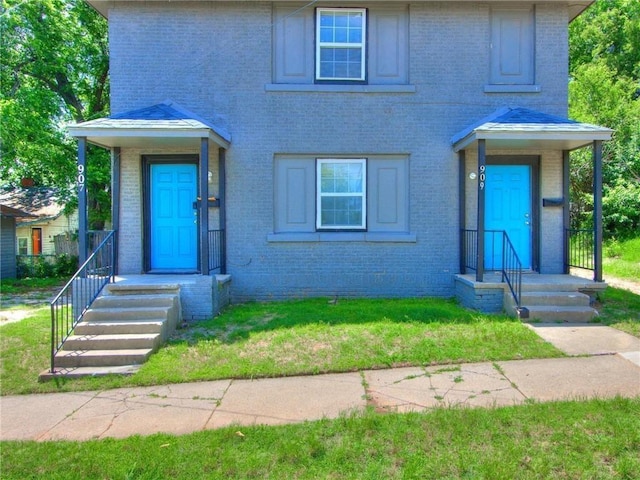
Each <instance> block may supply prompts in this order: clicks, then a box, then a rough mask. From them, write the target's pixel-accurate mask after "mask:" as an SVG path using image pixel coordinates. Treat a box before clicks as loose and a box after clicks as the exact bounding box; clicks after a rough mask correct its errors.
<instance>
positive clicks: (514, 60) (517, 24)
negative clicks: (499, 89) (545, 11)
mask: <svg viewBox="0 0 640 480" xmlns="http://www.w3.org/2000/svg"><path fill="white" fill-rule="evenodd" d="M534 40H535V35H534V12H533V9H493V10H492V12H491V75H490V83H491V84H493V85H532V84H533V83H534V82H535V78H534V75H535V72H534V65H535V55H534V44H535V41H534Z"/></svg>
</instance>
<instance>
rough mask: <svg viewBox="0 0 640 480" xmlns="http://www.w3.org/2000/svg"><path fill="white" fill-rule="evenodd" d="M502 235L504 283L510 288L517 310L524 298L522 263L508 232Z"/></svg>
mask: <svg viewBox="0 0 640 480" xmlns="http://www.w3.org/2000/svg"><path fill="white" fill-rule="evenodd" d="M502 233H503V239H502V281H503V282H506V284H507V285H508V286H509V290H511V295H512V296H513V300H514V301H515V302H516V308H518V309H519V308H520V300H521V298H522V262H521V261H520V258H518V253H517V252H516V249H515V248H513V244H512V243H511V240H510V239H509V235H507V232H502Z"/></svg>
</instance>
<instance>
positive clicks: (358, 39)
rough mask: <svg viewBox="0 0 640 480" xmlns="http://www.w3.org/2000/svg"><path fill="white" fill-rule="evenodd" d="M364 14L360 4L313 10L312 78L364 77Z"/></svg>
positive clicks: (349, 78) (365, 26)
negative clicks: (356, 6)
mask: <svg viewBox="0 0 640 480" xmlns="http://www.w3.org/2000/svg"><path fill="white" fill-rule="evenodd" d="M366 16H367V11H366V9H364V8H318V9H317V10H316V80H355V81H364V80H365V72H366V65H365V63H366V60H365V59H366V38H367V32H366V30H367V21H366V20H367V18H366Z"/></svg>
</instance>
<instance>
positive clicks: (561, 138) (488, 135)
mask: <svg viewBox="0 0 640 480" xmlns="http://www.w3.org/2000/svg"><path fill="white" fill-rule="evenodd" d="M612 133H613V130H611V129H609V128H605V127H600V126H598V125H591V124H589V123H581V122H577V121H575V120H570V119H568V118H564V117H558V116H555V115H549V114H547V113H542V112H537V111H535V110H529V109H527V108H521V107H505V108H501V109H499V110H496V111H495V112H493V113H492V114H491V115H489V116H488V117H485V118H483V119H481V120H480V121H478V122H476V123H475V124H473V125H471V126H469V127H467V128H465V129H464V130H462V131H461V132H459V133H457V134H456V135H454V136H453V137H452V138H451V144H452V145H453V149H454V150H455V151H456V152H458V151H460V150H465V149H475V148H477V145H478V140H485V141H486V148H487V149H492V150H524V149H536V150H575V149H576V148H581V147H584V146H586V145H590V144H591V143H592V142H593V141H595V140H610V139H611V135H612Z"/></svg>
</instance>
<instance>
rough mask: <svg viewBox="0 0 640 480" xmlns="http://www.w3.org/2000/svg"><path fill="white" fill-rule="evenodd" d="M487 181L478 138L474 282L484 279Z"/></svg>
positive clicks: (484, 162)
mask: <svg viewBox="0 0 640 480" xmlns="http://www.w3.org/2000/svg"><path fill="white" fill-rule="evenodd" d="M486 182H487V158H486V143H485V140H478V238H477V239H476V241H477V251H476V256H477V263H476V265H477V269H476V282H482V281H484V199H485V186H486Z"/></svg>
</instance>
